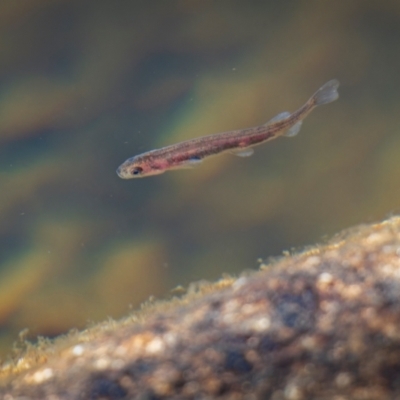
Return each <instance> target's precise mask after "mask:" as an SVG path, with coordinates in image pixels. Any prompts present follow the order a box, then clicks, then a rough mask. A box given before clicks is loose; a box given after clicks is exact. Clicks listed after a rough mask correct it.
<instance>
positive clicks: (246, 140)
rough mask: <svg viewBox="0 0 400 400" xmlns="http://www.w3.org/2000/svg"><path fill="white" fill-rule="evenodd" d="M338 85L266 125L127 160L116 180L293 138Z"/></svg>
mask: <svg viewBox="0 0 400 400" xmlns="http://www.w3.org/2000/svg"><path fill="white" fill-rule="evenodd" d="M338 87H339V82H338V81H337V80H336V79H333V80H331V81H329V82H327V83H325V85H323V86H322V87H321V88H320V89H318V90H317V91H316V92H315V93H314V95H313V96H311V97H310V99H309V100H308V101H307V102H306V103H305V104H304V105H303V106H302V107H300V108H299V109H298V110H296V111H294V112H293V113H289V112H283V113H280V114H278V115H277V116H275V117H274V118H272V119H271V120H270V121H268V122H267V123H266V124H264V125H261V126H256V127H253V128H247V129H241V130H236V131H229V132H222V133H215V134H212V135H207V136H201V137H198V138H195V139H189V140H185V141H183V142H179V143H176V144H172V145H170V146H166V147H162V148H161V149H155V150H151V151H147V152H145V153H142V154H139V155H137V156H134V157H131V158H128V159H127V160H126V161H125V162H124V163H123V164H121V165H120V166H119V167H118V169H117V174H118V176H119V177H120V178H123V179H130V178H142V177H146V176H151V175H158V174H162V173H164V172H165V171H169V170H173V169H181V168H188V167H193V166H196V165H198V164H200V163H201V162H202V161H203V160H204V159H206V158H208V157H210V156H214V155H218V154H221V153H226V152H230V153H233V154H236V155H239V156H242V157H245V156H250V155H251V154H252V153H253V149H252V147H253V146H256V145H259V144H262V143H264V142H266V141H268V140H271V139H274V138H277V137H279V136H282V135H285V136H295V135H296V134H297V133H298V132H299V130H300V127H301V123H302V121H303V119H304V118H305V117H306V116H307V115H308V114H309V113H310V112H311V111H312V110H313V109H314V108H315V107H317V106H319V105H322V104H327V103H330V102H332V101H335V100H336V99H337V98H338V97H339V94H338V92H337V89H338Z"/></svg>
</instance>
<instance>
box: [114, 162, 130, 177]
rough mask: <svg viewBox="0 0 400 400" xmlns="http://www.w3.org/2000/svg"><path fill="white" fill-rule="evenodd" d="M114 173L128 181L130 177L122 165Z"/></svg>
mask: <svg viewBox="0 0 400 400" xmlns="http://www.w3.org/2000/svg"><path fill="white" fill-rule="evenodd" d="M115 172H116V173H117V175H118V176H119V177H120V178H122V179H128V178H129V177H130V176H129V174H128V172H127V171H126V169H125V168H123V166H122V165H120V166H119V167H118V168H117V170H116V171H115Z"/></svg>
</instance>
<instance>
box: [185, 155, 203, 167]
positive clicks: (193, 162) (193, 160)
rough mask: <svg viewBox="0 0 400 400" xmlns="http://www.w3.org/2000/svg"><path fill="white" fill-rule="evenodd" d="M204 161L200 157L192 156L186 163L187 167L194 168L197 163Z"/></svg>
mask: <svg viewBox="0 0 400 400" xmlns="http://www.w3.org/2000/svg"><path fill="white" fill-rule="evenodd" d="M202 162H203V160H202V159H201V158H200V157H192V158H189V160H187V161H186V162H185V164H184V167H185V168H193V167H195V166H196V165H199V164H201V163H202Z"/></svg>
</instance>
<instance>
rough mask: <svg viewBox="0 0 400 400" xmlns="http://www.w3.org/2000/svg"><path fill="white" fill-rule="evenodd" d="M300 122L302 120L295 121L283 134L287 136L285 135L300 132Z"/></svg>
mask: <svg viewBox="0 0 400 400" xmlns="http://www.w3.org/2000/svg"><path fill="white" fill-rule="evenodd" d="M302 122H303V121H298V122H296V123H295V124H294V125H293V126H292V127H291V128H290V129H288V130H287V131H286V132H285V134H284V136H287V137H293V136H296V135H297V134H298V133H299V132H300V128H301V123H302Z"/></svg>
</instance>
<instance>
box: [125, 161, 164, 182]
mask: <svg viewBox="0 0 400 400" xmlns="http://www.w3.org/2000/svg"><path fill="white" fill-rule="evenodd" d="M163 172H165V169H163V168H162V166H161V165H158V163H153V162H151V159H149V157H148V156H147V157H142V156H141V155H139V156H135V157H131V158H128V159H127V160H126V161H125V162H123V163H122V164H121V165H120V166H119V167H118V168H117V175H118V176H119V177H120V178H122V179H132V178H144V177H147V176H152V175H159V174H162V173H163Z"/></svg>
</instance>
